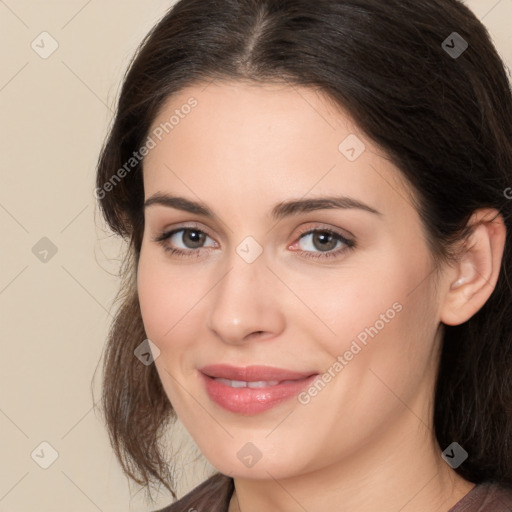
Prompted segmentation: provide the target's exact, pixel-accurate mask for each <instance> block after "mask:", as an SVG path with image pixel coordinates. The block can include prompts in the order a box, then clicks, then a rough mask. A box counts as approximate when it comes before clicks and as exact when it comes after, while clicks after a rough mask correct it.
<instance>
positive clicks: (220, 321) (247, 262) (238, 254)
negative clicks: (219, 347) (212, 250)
mask: <svg viewBox="0 0 512 512" xmlns="http://www.w3.org/2000/svg"><path fill="white" fill-rule="evenodd" d="M251 243H252V242H251V241H245V242H242V243H241V244H240V245H239V246H238V247H237V248H236V251H234V252H233V253H232V257H231V258H230V259H229V269H228V270H227V272H226V273H225V274H224V277H222V278H221V280H220V282H219V283H218V284H217V286H215V289H214V291H213V294H212V298H211V301H210V306H209V311H208V327H209V329H211V330H212V331H213V332H215V334H216V335H217V336H218V337H219V338H221V339H222V340H223V341H225V342H227V343H233V344H234V343H242V342H244V340H246V339H247V338H248V337H249V336H250V335H251V334H254V333H260V332H261V333H262V334H266V335H276V334H278V332H280V330H281V329H282V328H283V325H284V317H283V313H282V311H281V308H280V307H279V304H278V294H277V288H276V287H277V286H278V283H277V282H276V281H277V280H276V279H275V277H274V276H273V274H272V272H270V270H269V269H268V268H267V266H266V265H267V261H266V259H265V257H264V255H263V254H262V253H260V254H259V255H257V256H256V257H254V255H255V252H254V249H255V248H254V246H251Z"/></svg>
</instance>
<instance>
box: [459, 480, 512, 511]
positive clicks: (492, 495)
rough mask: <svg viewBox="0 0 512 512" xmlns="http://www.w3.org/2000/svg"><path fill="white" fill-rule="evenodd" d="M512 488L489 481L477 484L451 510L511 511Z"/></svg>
mask: <svg viewBox="0 0 512 512" xmlns="http://www.w3.org/2000/svg"><path fill="white" fill-rule="evenodd" d="M511 511H512V488H510V487H504V486H501V485H500V484H497V483H492V482H487V483H482V484H478V485H475V487H473V489H471V491H469V493H468V494H466V496H464V498H462V499H461V500H460V501H459V502H458V503H457V504H456V505H455V506H454V507H452V508H451V509H450V510H449V512H511Z"/></svg>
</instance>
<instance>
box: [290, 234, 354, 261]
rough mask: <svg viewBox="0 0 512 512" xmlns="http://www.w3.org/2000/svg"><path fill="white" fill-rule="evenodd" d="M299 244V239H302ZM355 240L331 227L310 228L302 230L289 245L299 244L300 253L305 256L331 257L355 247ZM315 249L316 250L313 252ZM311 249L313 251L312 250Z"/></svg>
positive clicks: (292, 246)
mask: <svg viewBox="0 0 512 512" xmlns="http://www.w3.org/2000/svg"><path fill="white" fill-rule="evenodd" d="M304 240H305V242H303V243H302V244H301V241H304ZM355 245H356V244H355V242H354V241H353V240H349V239H348V238H346V237H344V236H343V235H342V234H341V233H338V232H337V231H334V230H332V229H321V228H316V229H310V230H308V231H305V232H302V233H301V236H300V237H299V240H298V241H297V242H295V243H294V244H292V245H291V246H290V247H291V248H295V247H297V246H299V247H300V246H301V247H302V249H300V250H299V252H300V253H302V255H303V256H304V257H306V258H333V257H337V256H341V254H342V253H345V252H346V251H348V250H352V249H354V248H355ZM315 250H317V251H318V252H316V253H315V252H314V251H315ZM312 251H313V252H312Z"/></svg>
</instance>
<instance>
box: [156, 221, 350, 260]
mask: <svg viewBox="0 0 512 512" xmlns="http://www.w3.org/2000/svg"><path fill="white" fill-rule="evenodd" d="M208 238H210V237H209V236H208V234H207V233H205V232H204V231H203V230H201V229H199V228H198V227H195V226H181V227H179V228H176V229H173V230H171V231H167V232H164V233H162V234H161V235H159V236H157V237H156V238H154V239H153V240H154V242H157V243H159V244H160V245H162V247H163V248H164V251H165V252H168V253H170V254H172V255H174V256H177V257H190V256H193V257H199V256H200V252H201V251H200V249H204V248H205V246H204V245H203V244H204V242H205V240H206V239H208ZM210 240H212V239H211V238H210ZM304 241H305V242H304ZM169 242H170V243H169ZM180 244H181V245H182V247H179V245H180ZM355 246H356V243H355V241H354V240H349V239H348V238H346V237H345V236H343V235H342V234H341V233H339V232H337V231H335V230H333V229H325V228H315V229H309V230H304V231H302V232H301V233H300V236H299V239H298V240H297V241H296V242H294V243H293V244H292V245H291V246H289V248H290V249H292V250H293V249H296V248H297V247H299V250H298V251H297V252H299V253H301V255H302V256H303V257H306V258H315V259H317V258H332V257H339V256H341V255H342V253H345V252H346V251H348V250H352V249H354V248H355ZM210 247H218V244H217V243H216V242H215V241H213V244H212V245H211V246H210ZM315 251H316V252H315Z"/></svg>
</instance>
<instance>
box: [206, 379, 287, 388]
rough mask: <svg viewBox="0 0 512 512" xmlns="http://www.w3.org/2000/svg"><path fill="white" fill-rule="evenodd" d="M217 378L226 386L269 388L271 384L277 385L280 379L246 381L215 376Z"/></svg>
mask: <svg viewBox="0 0 512 512" xmlns="http://www.w3.org/2000/svg"><path fill="white" fill-rule="evenodd" d="M215 380H216V381H218V382H222V383H223V384H226V386H231V387H232V388H253V389H254V388H267V387H269V386H277V384H279V381H278V380H268V381H265V380H259V381H257V382H246V381H245V380H229V379H221V378H215Z"/></svg>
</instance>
